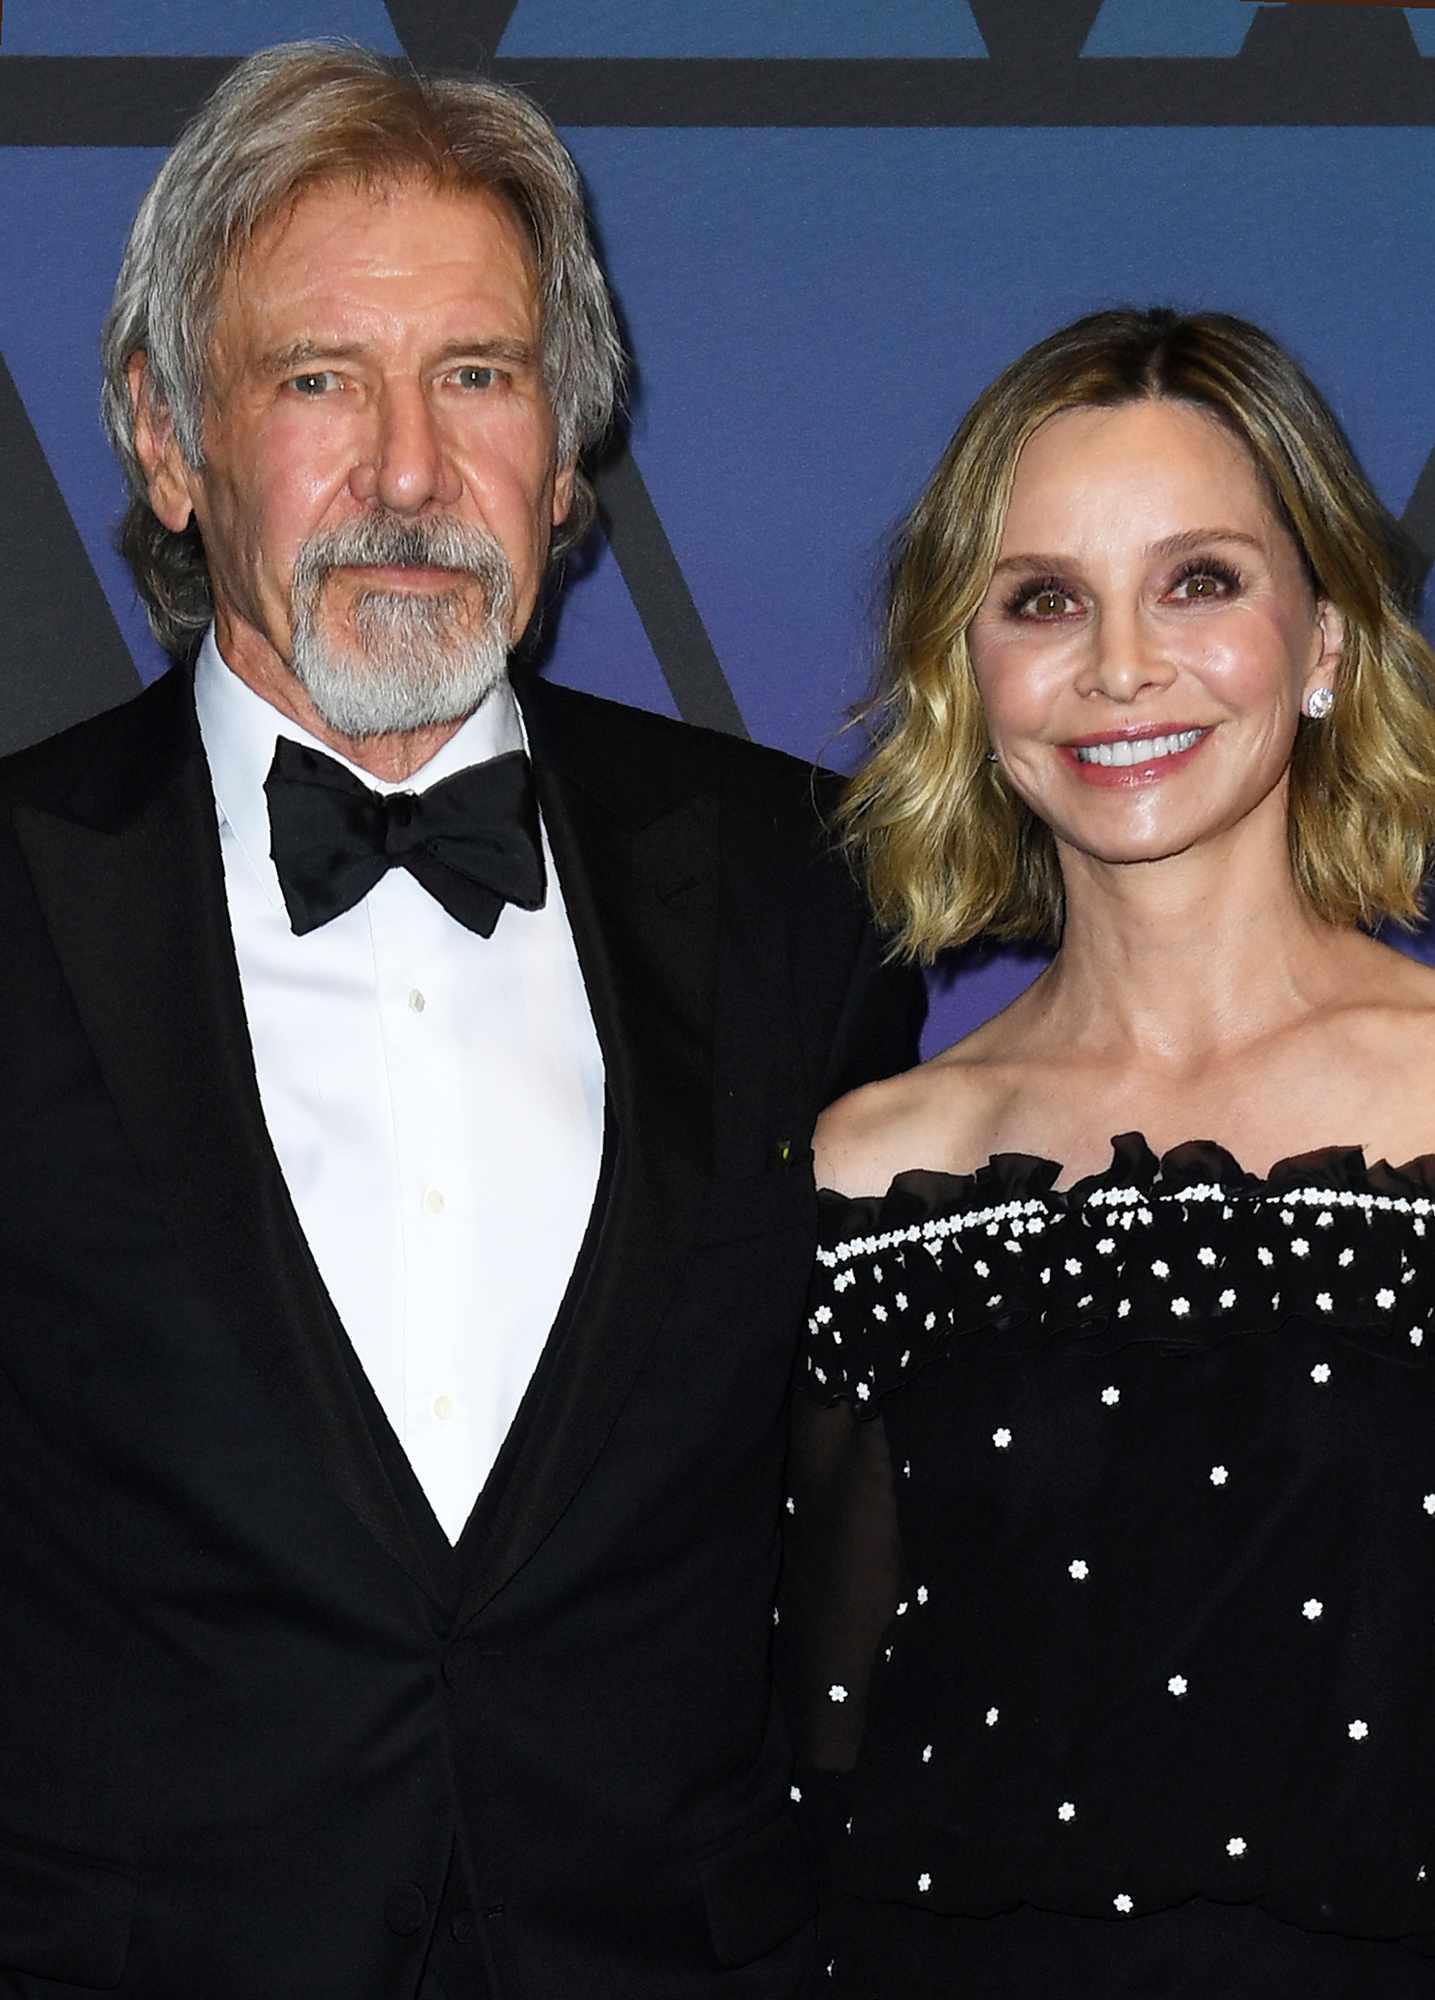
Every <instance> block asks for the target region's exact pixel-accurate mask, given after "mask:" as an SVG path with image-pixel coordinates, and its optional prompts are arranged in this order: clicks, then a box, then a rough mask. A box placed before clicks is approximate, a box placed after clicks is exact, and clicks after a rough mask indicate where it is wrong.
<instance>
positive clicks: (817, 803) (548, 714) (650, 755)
mask: <svg viewBox="0 0 1435 2000" xmlns="http://www.w3.org/2000/svg"><path fill="white" fill-rule="evenodd" d="M518 686H519V691H520V697H521V699H522V700H523V704H524V708H525V712H530V713H531V708H530V705H532V708H538V709H541V711H542V714H543V721H544V725H545V729H544V733H545V736H546V737H547V738H548V739H549V741H550V742H551V743H553V744H554V745H555V747H557V749H558V751H559V754H560V755H561V754H563V752H564V751H565V750H570V751H572V752H575V753H577V754H578V755H579V756H581V758H582V760H583V761H585V762H598V763H600V764H601V765H602V766H603V767H604V768H607V769H609V770H611V769H612V768H613V767H614V765H615V764H616V765H617V767H619V768H627V769H629V770H630V771H631V772H632V774H633V775H634V777H635V778H636V777H638V776H640V775H641V777H642V778H643V779H644V780H645V782H646V783H647V785H648V786H650V787H651V788H652V790H653V791H654V792H655V793H664V794H668V795H673V794H681V793H684V792H688V793H697V792H700V791H708V792H712V791H716V792H718V793H720V794H721V795H722V796H724V797H726V798H730V799H733V800H737V801H741V802H745V803H747V804H748V805H749V806H750V807H752V808H753V809H755V810H757V811H764V810H765V811H766V812H767V813H773V812H776V813H778V814H779V815H780V816H781V817H783V818H785V819H788V820H790V821H791V823H792V824H793V826H794V827H796V826H799V825H800V826H802V827H804V828H806V829H808V830H811V829H812V828H813V827H814V825H816V826H820V827H822V828H826V826H827V824H828V821H829V818H830V815H831V813H832V810H833V808H834V807H835V805H836V803H837V799H838V796H839V795H840V792H841V789H842V782H843V781H842V779H841V778H840V777H839V776H838V775H837V774H836V773H835V772H833V771H828V770H825V769H824V768H823V767H822V766H821V765H818V764H811V763H808V762H806V761H805V760H804V759H803V758H801V757H794V756H792V755H790V754H789V753H788V752H787V751H785V750H776V749H773V748H772V747H771V746H770V745H768V744H765V743H754V742H752V741H750V740H749V739H748V738H747V737H741V736H730V735H727V734H725V733H724V732H723V731H722V730H719V729H705V728H702V727H700V726H699V725H698V724H696V723H691V722H679V721H676V720H675V719H674V718H673V717H672V716H667V715H656V714H654V713H653V712H652V711H651V710H650V709H644V708H633V707H630V706H629V705H628V704H627V703H626V702H620V701H612V700H610V699H609V698H608V697H606V696H604V695H596V694H589V693H587V692H585V691H583V690H581V689H578V688H569V687H562V686H559V685H557V684H556V683H553V682H537V681H534V680H532V679H531V678H529V679H526V680H520V681H519V682H518ZM565 761H566V760H565Z"/></svg>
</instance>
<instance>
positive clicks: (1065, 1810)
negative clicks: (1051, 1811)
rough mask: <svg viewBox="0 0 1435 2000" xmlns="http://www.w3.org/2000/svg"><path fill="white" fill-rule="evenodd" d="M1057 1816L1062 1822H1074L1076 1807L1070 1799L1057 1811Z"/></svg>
mask: <svg viewBox="0 0 1435 2000" xmlns="http://www.w3.org/2000/svg"><path fill="white" fill-rule="evenodd" d="M1056 1816H1057V1818H1058V1819H1061V1820H1073V1819H1075V1818H1076V1807H1075V1806H1074V1805H1073V1804H1072V1803H1071V1800H1070V1799H1063V1800H1062V1802H1061V1804H1060V1805H1059V1806H1058V1807H1057V1809H1056Z"/></svg>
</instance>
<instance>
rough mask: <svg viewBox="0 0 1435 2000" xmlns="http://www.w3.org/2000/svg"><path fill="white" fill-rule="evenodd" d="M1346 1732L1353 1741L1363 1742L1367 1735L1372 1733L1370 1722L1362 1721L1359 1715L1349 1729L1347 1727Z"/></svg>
mask: <svg viewBox="0 0 1435 2000" xmlns="http://www.w3.org/2000/svg"><path fill="white" fill-rule="evenodd" d="M1345 1733H1346V1735H1347V1736H1348V1737H1349V1738H1350V1740H1351V1742H1352V1743H1363V1742H1364V1741H1365V1739H1366V1737H1367V1736H1368V1735H1369V1734H1370V1725H1369V1724H1368V1723H1365V1722H1362V1721H1361V1720H1360V1718H1359V1717H1358V1716H1357V1718H1356V1720H1355V1721H1354V1722H1352V1723H1351V1725H1350V1727H1349V1729H1347V1730H1346V1732H1345Z"/></svg>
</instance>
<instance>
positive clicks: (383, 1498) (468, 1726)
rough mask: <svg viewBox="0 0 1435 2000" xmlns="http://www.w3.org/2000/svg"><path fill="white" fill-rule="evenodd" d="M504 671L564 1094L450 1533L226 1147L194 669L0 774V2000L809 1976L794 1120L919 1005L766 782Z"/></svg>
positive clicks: (282, 1193)
mask: <svg viewBox="0 0 1435 2000" xmlns="http://www.w3.org/2000/svg"><path fill="white" fill-rule="evenodd" d="M520 696H521V700H522V702H523V707H524V713H525V717H526V720H527V725H528V730H529V734H530V739H531V742H532V747H533V753H534V764H535V770H536V773H537V779H538V786H539V793H540V798H541V803H542V809H543V813H544V818H545V822H546V824H547V827H548V830H549V834H550V838H551V841H552V846H553V851H554V854H555V857H556V862H557V867H558V871H559V874H560V876H561V878H562V882H563V891H564V897H565V901H566V903H567V907H568V910H569V913H570V916H571V920H572V924H573V929H574V933H575V937H576V941H577V946H578V952H579V957H580V960H581V963H582V967H583V971H584V975H585V978H586V981H587V985H588V991H589V995H590V999H591V1003H592V1008H593V1014H594V1018H595V1021H596V1024H597V1028H598V1033H599V1037H600V1040H601V1043H602V1048H603V1054H604V1059H605V1063H606V1068H607V1077H608V1091H609V1110H608V1119H607V1136H606V1144H605V1156H604V1165H603V1172H602V1177H601V1184H600V1188H599V1192H598V1197H597V1200H596V1203H595V1206H594V1211H593V1215H592V1219H591V1222H590V1225H589V1229H588V1234H587V1240H586V1242H585V1245H584V1249H583V1253H582V1255H581V1257H580V1259H579V1263H578V1266H577V1268H576V1269H575V1271H574V1273H573V1275H572V1279H571V1282H570V1284H569V1287H568V1292H567V1296H566V1298H565V1301H564V1304H563V1307H562V1310H561V1312H560V1314H559V1316H558V1319H557V1321H556V1322H555V1324H554V1326H553V1328H552V1329H551V1331H550V1333H549V1336H548V1340H547V1344H546V1347H545V1349H544V1352H543V1355H542V1358H541V1360H540V1362H539V1365H538V1367H537V1370H536V1372H535V1374H534V1377H533V1380H532V1382H531V1384H530V1386H529V1388H528V1391H527V1394H526V1396H525V1397H524V1399H523V1403H522V1406H521V1409H520V1411H519V1413H518V1416H517V1418H516V1420H515V1422H514V1425H513V1428H512V1430H511V1432H510V1434H509V1436H508V1439H507V1441H506V1443H505V1445H504V1448H503V1450H502V1452H501V1454H500V1456H499V1459H498V1461H497V1463H496V1465H495V1467H494V1469H493V1472H492V1475H491V1477H490V1478H489V1480H488V1482H487V1484H486V1486H485V1487H484V1490H483V1492H482V1494H481V1496H480V1498H479V1500H478V1503H477V1506H476V1508H475V1510H474V1513H473V1516H472V1518H471V1520H470V1521H469V1523H468V1526H467V1528H466V1530H465V1532H464V1535H463V1537H462V1540H461V1541H460V1543H459V1545H458V1547H457V1548H456V1549H452V1548H450V1546H449V1544H448V1541H447V1539H446V1538H445V1537H444V1535H443V1533H442V1531H441V1530H440V1529H439V1527H438V1524H437V1522H436V1521H435V1519H434V1517H433V1515H432V1513H431V1512H430V1510H429V1508H428V1506H427V1503H426V1502H425V1500H424V1498H423V1495H422V1493H421V1491H420V1489H419V1487H418V1484H417V1482H416V1481H415V1479H414V1477H413V1475H412V1473H411V1471H410V1469H409V1466H408V1462H407V1460H406V1458H405V1456H404V1454H403V1452H402V1450H401V1448H400V1447H399V1445H398V1443H397V1441H396V1439H395V1438H394V1435H393V1433H392V1431H391V1430H390V1428H389V1426H388V1425H387V1423H386V1421H385V1419H384V1417H383V1415H382V1414H381V1412H380V1411H379V1408H378V1405H377V1403H376V1401H375V1399H374V1397H373V1395H372V1392H371V1390H370V1388H369V1385H368V1382H367V1380H366V1378H365V1376H364V1375H363V1372H362V1370H361V1369H360V1367H359V1365H358V1363H357V1360H356V1358H355V1356H354V1354H353V1351H352V1348H351V1347H350V1345H349V1343H348V1340H347V1338H346V1336H345V1334H344V1332H343V1329H342V1327H341V1326H340V1325H339V1323H338V1320H337V1317H336V1315H335V1313H334V1310H333V1308H332V1306H331V1304H330V1302H329V1299H328V1297H327V1294H326V1292H325V1290H324V1287H323V1284H322V1281H321V1280H320V1277H319V1275H318V1272H317V1270H316V1268H315V1265H314V1263H313V1260H312V1258H311V1256H310V1254H309V1251H308V1248H307V1245H306V1243H305V1241H304V1238H303V1235H302V1233H301V1231H300V1229H299V1226H298V1223H297V1221H296V1219H295V1216H294V1213H293V1210H292V1208H291V1206H290V1203H289V1199H288V1195H287V1191H286V1188H285V1185H284V1181H283V1177H282V1175H281V1172H280V1170H279V1166H278V1163H277V1161H276V1158H275V1155H274V1152H273V1148H272V1146H271V1145H270V1142H269V1138H268V1135H267V1132H266V1130H265V1126H264V1121H263V1117H262V1113H261V1109H260V1102H259V1096H258V1091H257V1086H256V1082H255V1076H254V1068H253V1062H252V1058H251V1053H250V1047H249V1040H248V1033H247V1028H246V1023H245V1016H244V1009H243V1002H242V997H241V993H240V987H239V981H238V974H237V970H236V966H235V959H234V952H233V945H232V941H231V937H230V932H229V926H228V919H227V911H226V904H225V894H224V883H223V875H222V870H221V863H220V853H219V844H218V837H217V829H216V816H215V806H214V799H213V795H212V792H211V789H210V784H209V776H208V771H207V767H206V765H205V762H204V757H203V752H202V749H201V746H200V741H199V735H198V730H197V726H196V722H195V716H194V707H193V695H192V688H191V684H190V681H189V679H188V677H187V676H184V675H181V674H171V675H169V676H167V677H166V678H165V679H164V680H162V681H160V682H159V683H157V684H156V685H155V686H154V687H152V688H151V689H149V690H148V691H147V692H146V693H144V694H143V695H141V696H140V697H139V698H138V699H137V700H135V701H133V702H131V703H128V704H126V706H125V707H123V708H121V709H117V710H115V711H113V712H111V713H110V714H108V715H104V716H101V717H99V718H98V719H97V720H95V721H93V722H89V723H85V724H83V725H81V726H80V727H79V728H77V729H74V730H71V731H69V732H67V733H66V734H65V735H63V736H61V737H58V738H56V739H54V740H53V741H52V742H50V743H47V744H42V745H40V746H38V747H37V748H35V749H33V750H30V751H26V752H23V753H21V754H20V755H19V756H17V757H13V758H11V759H9V760H8V761H7V762H6V763H5V764H3V765H0V950H3V953H4V973H3V978H0V1062H3V1064H4V1083H3V1090H0V1151H3V1158H4V1162H5V1169H6V1175H7V1185H6V1193H5V1199H4V1201H3V1202H0V1994H3V1995H11V1996H14V1995H25V1996H31V2000H40V1996H46V2000H66V1996H69V1995H71V1994H81V1993H88V1992H91V1991H103V1992H111V1993H118V1994H121V1995H128V1996H133V2000H396V1996H401V1995H402V1996H413V1995H422V1996H423V2000H469V1996H479V1995H482V1996H493V2000H598V1996H604V1995H613V1996H622V2000H647V1997H648V1996H651V2000H680V1997H681V1996H685V1995H693V1996H697V1995H703V1996H713V2000H722V1996H727V1995H732V1996H737V1995H742V1996H745V1997H748V1996H750V2000H778V1996H788V1995H791V1994H793V1993H795V1992H796V1991H798V1990H799V1989H800V1987H801V1985H802V1983H803V1980H804V1978H805V1975H806V1967H807V1954H808V1951H809V1949H810V1945H809V1934H808V1930H807V1918H808V1916H809V1914H810V1908H811V1897H810V1889H809V1887H808V1883H807V1876H806V1871H805V1866H804V1861H803V1856H802V1852H801V1849H800V1847H799V1845H798V1843H797V1839H796V1836H795V1834H794V1830H793V1825H792V1821H791V1819H790V1816H789V1802H788V1785H789V1774H788V1758H787V1749H786V1743H785V1740H784V1737H783V1733H782V1729H781V1725H780V1723H779V1722H778V1721H777V1719H776V1715H775V1712H774V1708H773V1703H772V1699H771V1688H770V1675H769V1670H768V1656H769V1650H770V1635H771V1620H772V1612H771V1603H772V1597H773V1584H774V1570H775V1565H776V1561H777V1554H776V1551H777V1526H778V1519H779V1514H780V1510H781V1491H782V1449H783V1437H784V1422H783V1415H784V1404H785V1400H786V1396H787V1391H788V1386H789V1375H790V1370H791V1365H792V1356H793V1348H794V1336H795V1330H796V1327H797V1324H798V1320H799V1316H800V1311H801V1305H802V1298H803V1292H804V1287H805V1282H806V1278H807V1269H808V1263H809V1258H810V1253H811V1237H812V1220H813V1195H812V1182H811V1173H810V1165H809V1138H810V1133H811V1127H812V1122H813V1118H814V1116H815V1113H816V1112H817V1110H818V1109H819V1108H820V1106H821V1105H822V1104H823V1103H824V1102H825V1101H827V1100H828V1099H830V1098H831V1097H832V1096H834V1095H835V1094H837V1093H838V1092H839V1091H841V1090H842V1089H844V1088H846V1087H848V1086H850V1085H852V1084H854V1083H857V1082H859V1081H862V1080H864V1079H866V1078H867V1077H869V1076H872V1075H876V1074H879V1073H882V1072H884V1071H888V1070H891V1069H895V1068H898V1067H901V1066H903V1065H904V1064H905V1063H907V1062H908V1061H910V1060H911V1059H912V1052H913V1051H912V1039H913V1033H914V1029H915V1005H914V988H913V984H912V982H911V981H909V980H908V979H906V978H905V976H904V977H898V976H896V975H893V974H891V973H887V972H883V971H881V970H880V968H879V966H878V962H877V954H876V951H875V947H874V942H873V939H872V937H871V934H870V931H869V930H868V928H867V926H866V923H865V921H864V919H863V916H862V914H861V911H860V908H859V905H858V899H857V896H856V894H855V891H854V889H853V886H852V884H851V882H850V881H849V879H848V878H847V875H846V873H845V871H844V870H843V868H842V867H841V866H840V864H838V863H837V862H836V861H834V859H833V858H832V857H831V855H830V853H829V852H828V851H827V843H826V841H825V840H824V837H823V835H822V831H821V828H820V825H819V821H818V815H817V813H816V811H815V809H814V801H813V795H812V778H811V774H810V773H809V772H808V771H806V770H805V769H803V768H801V767H799V766H798V765H796V764H794V763H793V762H792V761H791V760H790V759H787V758H784V757H782V756H780V755H778V754H777V753H775V752H772V751H766V750H760V749H757V748H755V747H754V746H751V745H748V744H741V743H735V742H733V741H731V740H729V739H727V738H723V737H719V736H714V735H709V734H707V733H705V732H702V731H698V730H693V729H687V728H684V727H682V726H680V725H677V724H674V723H670V722H666V721H664V720H662V719H660V718H657V717H653V716H649V715H644V714H641V713H639V712H637V711H632V710H627V709H623V708H619V707H616V706H614V705H612V704H610V703H606V702H601V701H597V700H594V699H592V698H591V697H588V696H584V695H579V694H575V693H572V692H570V691H567V690H564V689H561V688H556V687H550V686H546V685H543V684H538V683H532V684H529V683H525V684H524V685H523V686H522V687H521V689H520ZM531 1194H532V1199H533V1202H534V1203H535V1205H536V1206H537V1208H538V1209H539V1210H540V1212H541V1209H542V1204H543V1199H544V1191H543V1188H542V1186H541V1185H538V1186H535V1187H534V1188H533V1189H532V1190H531ZM475 1337H476V1338H480V1337H482V1336H481V1329H475Z"/></svg>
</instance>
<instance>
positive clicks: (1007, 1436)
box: [992, 1424, 1011, 1451]
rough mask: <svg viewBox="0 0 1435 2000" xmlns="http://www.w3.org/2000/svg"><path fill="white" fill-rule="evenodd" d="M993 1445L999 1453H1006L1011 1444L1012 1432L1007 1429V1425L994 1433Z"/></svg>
mask: <svg viewBox="0 0 1435 2000" xmlns="http://www.w3.org/2000/svg"><path fill="white" fill-rule="evenodd" d="M992 1443H993V1444H994V1445H995V1446H996V1448H997V1450H998V1451H1005V1450H1006V1448H1007V1446H1008V1445H1009V1444H1010V1443H1011V1432H1010V1431H1009V1430H1008V1429H1007V1427H1006V1425H1005V1424H1003V1425H1002V1426H1001V1428H1000V1430H995V1431H993V1432H992Z"/></svg>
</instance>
